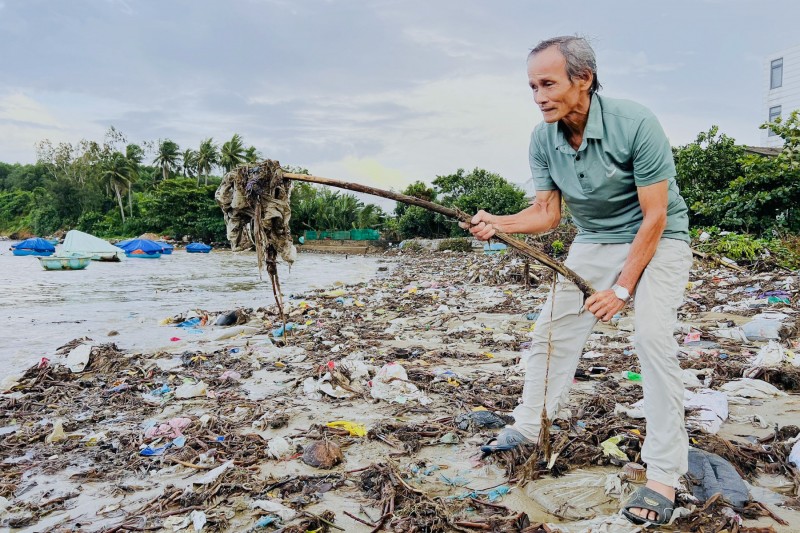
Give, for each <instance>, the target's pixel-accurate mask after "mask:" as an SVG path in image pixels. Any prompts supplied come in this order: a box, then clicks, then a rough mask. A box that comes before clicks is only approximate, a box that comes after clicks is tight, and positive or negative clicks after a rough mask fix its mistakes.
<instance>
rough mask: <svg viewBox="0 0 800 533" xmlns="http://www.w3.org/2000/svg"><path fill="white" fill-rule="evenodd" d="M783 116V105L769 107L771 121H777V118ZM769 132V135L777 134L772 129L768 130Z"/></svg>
mask: <svg viewBox="0 0 800 533" xmlns="http://www.w3.org/2000/svg"><path fill="white" fill-rule="evenodd" d="M780 116H781V106H779V105H776V106H775V107H770V108H769V121H770V122H775V119H776V118H778V117H780ZM768 131H769V133H768V134H767V135H768V136H769V137H772V136H773V135H775V132H774V131H772V130H768Z"/></svg>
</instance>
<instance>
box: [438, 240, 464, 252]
mask: <svg viewBox="0 0 800 533" xmlns="http://www.w3.org/2000/svg"><path fill="white" fill-rule="evenodd" d="M445 250H450V251H452V252H471V251H472V242H471V240H470V239H445V240H443V241H442V242H440V243H439V251H440V252H443V251H445Z"/></svg>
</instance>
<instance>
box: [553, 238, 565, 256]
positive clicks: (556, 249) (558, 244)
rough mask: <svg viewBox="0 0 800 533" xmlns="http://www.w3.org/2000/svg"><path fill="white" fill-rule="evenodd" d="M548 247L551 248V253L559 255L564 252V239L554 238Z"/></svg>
mask: <svg viewBox="0 0 800 533" xmlns="http://www.w3.org/2000/svg"><path fill="white" fill-rule="evenodd" d="M550 249H551V250H553V255H561V254H563V253H564V241H561V240H559V239H556V240H554V241H553V243H552V244H551V245H550Z"/></svg>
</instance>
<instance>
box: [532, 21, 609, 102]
mask: <svg viewBox="0 0 800 533" xmlns="http://www.w3.org/2000/svg"><path fill="white" fill-rule="evenodd" d="M551 46H557V47H558V51H559V52H561V55H563V56H564V59H566V61H567V76H569V81H575V78H581V77H583V76H584V74H586V71H587V70H588V71H589V72H591V73H592V85H591V87H589V94H594V93H595V92H597V91H598V90H600V89H601V88H602V87H603V86H602V85H600V82H599V81H597V59H595V55H594V50H592V47H591V46H590V45H589V42H588V41H587V40H586V39H584V38H583V37H574V36H572V35H565V36H562V37H553V38H551V39H545V40H544V41H542V42H540V43H539V44H537V45H536V46H535V47H534V48H533V49H532V50H531V52H530V54H528V59H530V58H531V57H533V56H534V55H536V54H538V53H539V52H541V51H543V50H546V49H548V48H550V47H551Z"/></svg>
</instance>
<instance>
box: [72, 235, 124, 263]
mask: <svg viewBox="0 0 800 533" xmlns="http://www.w3.org/2000/svg"><path fill="white" fill-rule="evenodd" d="M61 254H62V255H78V256H88V257H91V258H92V260H93V261H122V259H123V258H124V257H125V251H124V250H123V249H122V248H118V247H116V246H114V245H113V244H111V243H110V242H108V241H104V240H103V239H101V238H100V237H95V236H94V235H89V234H88V233H84V232H82V231H78V230H75V229H73V230H70V231H68V232H67V236H66V237H65V238H64V244H63V245H62V247H61Z"/></svg>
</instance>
